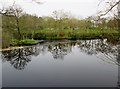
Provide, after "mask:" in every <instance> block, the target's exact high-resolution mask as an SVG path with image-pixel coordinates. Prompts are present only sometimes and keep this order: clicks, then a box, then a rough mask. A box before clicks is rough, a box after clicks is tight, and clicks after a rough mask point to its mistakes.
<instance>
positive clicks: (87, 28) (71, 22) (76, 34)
mask: <svg viewBox="0 0 120 89" xmlns="http://www.w3.org/2000/svg"><path fill="white" fill-rule="evenodd" d="M10 10H11V9H10ZM7 11H9V10H7ZM9 13H10V12H9ZM9 13H7V15H4V14H3V15H2V34H3V35H2V36H3V37H2V39H3V40H2V41H3V42H2V44H3V45H2V47H3V48H4V47H5V48H6V47H9V46H10V45H11V44H12V45H14V41H13V40H15V39H19V40H21V39H37V40H40V39H52V40H54V39H61V38H62V39H64V38H65V39H79V38H96V37H97V38H101V37H102V35H106V33H108V32H111V31H106V30H109V29H112V30H114V29H118V19H117V18H115V17H114V18H100V17H98V16H90V17H88V18H85V19H79V18H75V17H74V16H72V15H71V14H70V13H67V12H64V11H62V10H60V11H54V12H53V14H52V16H43V17H38V16H36V15H30V14H26V13H21V11H20V10H19V9H13V8H12V14H11V13H10V14H9ZM113 33H116V31H113ZM11 42H12V43H11Z"/></svg>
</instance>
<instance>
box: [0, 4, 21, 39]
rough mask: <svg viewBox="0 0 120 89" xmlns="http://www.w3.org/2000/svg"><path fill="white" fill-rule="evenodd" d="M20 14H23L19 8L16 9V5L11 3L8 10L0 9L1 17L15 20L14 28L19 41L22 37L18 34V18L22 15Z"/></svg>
mask: <svg viewBox="0 0 120 89" xmlns="http://www.w3.org/2000/svg"><path fill="white" fill-rule="evenodd" d="M22 12H23V10H22V9H21V8H20V7H18V6H17V5H15V2H14V3H13V5H12V6H9V7H8V8H2V9H0V14H1V15H4V16H8V17H14V18H15V20H16V24H15V27H16V28H17V30H18V34H19V39H22V35H21V32H20V24H19V18H20V16H21V15H22Z"/></svg>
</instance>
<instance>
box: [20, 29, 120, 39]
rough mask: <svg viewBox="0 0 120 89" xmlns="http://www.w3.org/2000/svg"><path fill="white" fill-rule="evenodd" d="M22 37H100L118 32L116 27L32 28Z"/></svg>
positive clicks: (110, 35) (106, 36) (115, 34)
mask: <svg viewBox="0 0 120 89" xmlns="http://www.w3.org/2000/svg"><path fill="white" fill-rule="evenodd" d="M22 34H23V36H24V38H29V39H31V38H33V39H35V40H61V39H68V40H78V39H100V38H108V37H113V38H118V37H119V32H118V30H116V29H78V30H71V29H63V30H57V29H56V30H55V29H54V30H52V29H43V30H34V31H33V32H30V31H27V30H26V31H23V32H22Z"/></svg>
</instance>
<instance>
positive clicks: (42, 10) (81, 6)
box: [0, 0, 99, 17]
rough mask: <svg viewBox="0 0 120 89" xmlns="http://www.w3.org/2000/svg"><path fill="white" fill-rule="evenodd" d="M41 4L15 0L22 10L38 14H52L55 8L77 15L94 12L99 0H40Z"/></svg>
mask: <svg viewBox="0 0 120 89" xmlns="http://www.w3.org/2000/svg"><path fill="white" fill-rule="evenodd" d="M41 1H42V2H43V4H41V5H38V4H36V3H30V2H31V1H30V0H16V4H17V5H18V4H19V5H20V6H21V7H22V8H23V9H24V11H26V12H27V13H30V14H36V15H38V16H48V15H52V12H53V11H55V10H64V11H65V12H71V13H72V14H73V15H75V16H77V17H87V16H91V15H94V14H96V12H97V8H98V1H99V0H41ZM12 2H13V0H0V5H2V6H8V5H9V4H10V3H12Z"/></svg>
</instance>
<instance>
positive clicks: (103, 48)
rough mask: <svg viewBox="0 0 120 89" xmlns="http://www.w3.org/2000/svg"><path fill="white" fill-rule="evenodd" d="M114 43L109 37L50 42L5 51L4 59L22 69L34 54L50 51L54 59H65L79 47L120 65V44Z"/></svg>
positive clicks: (85, 51)
mask: <svg viewBox="0 0 120 89" xmlns="http://www.w3.org/2000/svg"><path fill="white" fill-rule="evenodd" d="M114 44H115V42H114ZM114 44H112V43H110V42H107V39H104V40H102V39H99V40H79V41H65V42H49V43H44V44H42V45H41V44H40V45H36V46H33V47H27V48H23V49H15V50H8V51H3V52H2V60H3V62H5V61H8V62H9V63H10V64H11V65H13V66H14V68H15V69H18V70H22V69H24V68H25V66H26V65H27V63H29V62H30V61H31V57H32V56H38V55H39V54H45V53H46V52H50V53H51V54H52V56H53V58H54V59H61V60H63V59H64V57H65V56H66V55H67V54H69V53H71V52H72V48H74V47H78V48H79V49H80V51H81V52H84V53H86V54H87V55H96V56H97V57H98V58H99V59H102V60H103V61H106V62H108V63H112V64H116V65H120V45H119V44H117V42H116V44H115V45H114Z"/></svg>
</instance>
